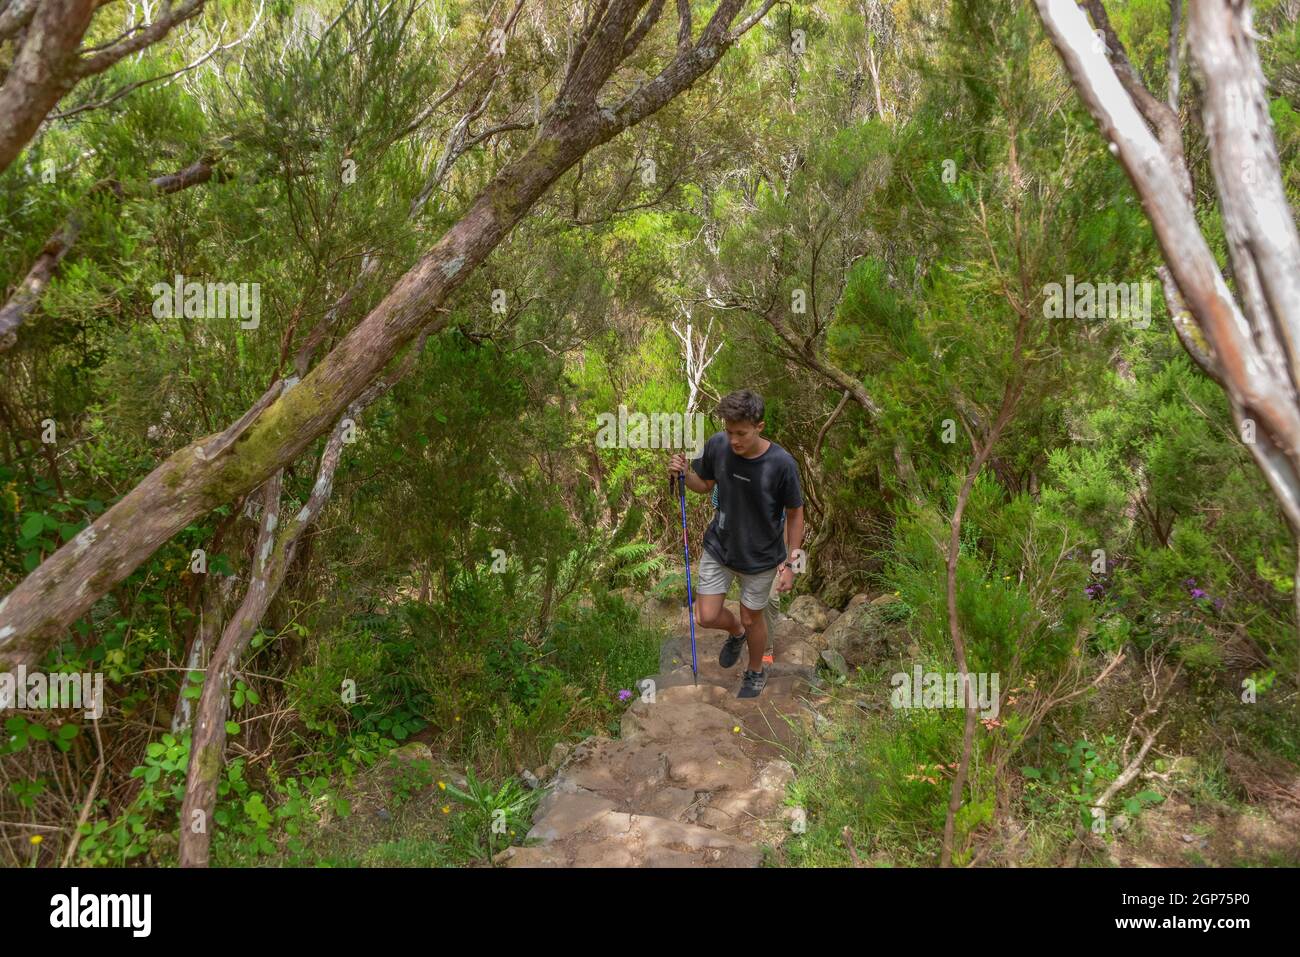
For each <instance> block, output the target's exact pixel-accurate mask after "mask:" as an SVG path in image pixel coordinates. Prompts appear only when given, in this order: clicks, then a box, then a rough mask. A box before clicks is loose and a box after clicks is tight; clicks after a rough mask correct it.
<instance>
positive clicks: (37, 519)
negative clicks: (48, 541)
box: [22, 512, 45, 538]
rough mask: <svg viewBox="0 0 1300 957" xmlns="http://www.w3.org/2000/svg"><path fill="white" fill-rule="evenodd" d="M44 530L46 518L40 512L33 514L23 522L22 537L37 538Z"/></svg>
mask: <svg viewBox="0 0 1300 957" xmlns="http://www.w3.org/2000/svg"><path fill="white" fill-rule="evenodd" d="M44 528H45V516H44V515H41V514H40V513H39V512H32V513H31V514H30V515H28V516H27V518H26V519H24V520H23V527H22V537H23V538H35V537H36V536H37V535H39V534H41V530H42V529H44Z"/></svg>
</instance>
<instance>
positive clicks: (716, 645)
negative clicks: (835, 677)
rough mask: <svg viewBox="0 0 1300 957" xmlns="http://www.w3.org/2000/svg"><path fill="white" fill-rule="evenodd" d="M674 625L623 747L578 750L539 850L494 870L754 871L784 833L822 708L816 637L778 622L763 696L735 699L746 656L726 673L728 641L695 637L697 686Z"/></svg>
mask: <svg viewBox="0 0 1300 957" xmlns="http://www.w3.org/2000/svg"><path fill="white" fill-rule="evenodd" d="M728 604H729V605H730V603H728ZM734 610H735V609H734V608H733V611H734ZM676 625H677V627H676V630H675V632H674V637H672V638H669V639H668V640H667V641H665V642H664V644H663V647H662V648H661V650H660V657H659V673H658V674H656V675H653V676H651V680H653V681H654V683H655V684H654V695H653V700H652V701H647V700H645V698H646V697H647V696H646V695H642V698H641V699H640V700H637V701H634V702H633V704H632V706H631V707H630V708H629V709H628V710H627V711H626V712H625V713H624V715H623V722H622V729H621V735H620V737H618V738H617V739H611V738H606V737H593V738H588V739H587V740H585V741H583V742H582V743H581V744H579V745H578V746H577V747H576V748H575V749H574V751H573V754H572V755H571V756H570V758H569V759H568V761H566V762H565V764H564V766H563V767H562V768H561V769H560V770H559V773H558V774H557V775H556V778H555V781H554V783H553V785H552V786H551V788H550V789H549V791H548V793H547V794H546V795H545V796H544V797H543V799H542V802H541V804H540V805H539V807H538V809H537V813H536V814H535V815H534V817H533V828H532V830H530V831H529V832H528V837H529V838H536V839H538V840H540V841H541V842H542V843H540V844H538V845H536V846H532V847H509V848H507V849H505V850H504V851H502V852H501V854H499V855H498V856H497V863H498V864H501V865H504V866H507V867H757V866H759V864H760V863H761V862H762V859H763V853H762V847H761V846H762V845H763V844H765V843H766V844H778V843H780V841H781V840H782V839H783V837H784V836H785V835H786V834H788V833H789V809H783V807H782V804H783V801H784V799H785V786H786V783H787V782H788V781H790V780H791V778H792V777H793V770H792V768H791V766H790V764H789V762H788V761H787V760H786V758H787V757H788V756H789V755H790V754H791V753H792V750H793V749H795V748H797V746H798V742H799V740H800V738H801V735H802V731H803V730H804V729H808V728H811V727H812V725H813V722H814V720H815V717H814V714H815V712H814V709H815V707H816V705H817V704H818V703H819V702H820V701H821V700H822V698H821V696H820V695H819V694H818V693H817V691H816V690H815V688H814V684H815V682H816V676H815V668H816V664H815V663H816V660H817V658H816V652H815V650H814V649H813V646H812V645H811V644H809V643H808V642H807V641H806V638H807V637H808V634H809V632H808V631H807V629H805V628H803V627H802V626H801V625H799V624H797V623H796V622H794V621H790V620H783V621H782V622H781V624H780V627H779V628H778V629H777V634H776V635H775V640H774V649H775V653H774V654H775V661H774V662H772V663H769V664H768V665H767V668H768V681H767V686H766V687H765V688H764V689H763V693H762V694H761V695H760V696H759V697H758V698H750V699H740V698H737V697H736V692H737V690H738V689H739V687H740V679H741V673H742V671H743V669H744V667H745V665H746V662H747V656H746V653H745V652H743V651H742V652H741V659H740V661H739V662H737V663H736V665H735V666H733V667H732V668H729V669H724V668H722V667H721V666H719V664H718V651H719V649H720V648H721V647H722V642H723V641H724V640H725V638H726V632H724V631H720V630H714V629H702V630H697V632H696V646H697V649H698V659H699V685H698V686H695V685H693V684H692V677H691V645H690V635H689V632H688V631H687V622H686V621H685V618H684V615H683V617H682V619H681V620H679V621H678V622H677V623H676Z"/></svg>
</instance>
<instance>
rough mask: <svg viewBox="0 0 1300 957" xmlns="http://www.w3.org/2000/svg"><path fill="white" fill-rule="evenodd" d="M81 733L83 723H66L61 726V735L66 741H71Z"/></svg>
mask: <svg viewBox="0 0 1300 957" xmlns="http://www.w3.org/2000/svg"><path fill="white" fill-rule="evenodd" d="M80 733H81V725H79V724H65V725H60V726H59V737H60V738H62V739H63V740H64V741H71V740H72V739H73V738H75V737H76V736H77V735H78V734H80Z"/></svg>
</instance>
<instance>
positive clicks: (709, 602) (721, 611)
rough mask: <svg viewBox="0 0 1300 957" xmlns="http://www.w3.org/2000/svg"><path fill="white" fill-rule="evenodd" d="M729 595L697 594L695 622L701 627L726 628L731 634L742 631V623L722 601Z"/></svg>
mask: <svg viewBox="0 0 1300 957" xmlns="http://www.w3.org/2000/svg"><path fill="white" fill-rule="evenodd" d="M726 597H727V596H726V595H725V594H722V595H696V596H695V624H697V625H699V626H700V627H701V628H725V629H726V630H727V633H728V634H730V635H738V634H740V632H741V624H740V622H739V621H737V620H736V616H735V615H733V614H732V613H731V610H730V609H729V608H727V607H726V606H725V605H724V604H723V603H722V602H723V599H725V598H726Z"/></svg>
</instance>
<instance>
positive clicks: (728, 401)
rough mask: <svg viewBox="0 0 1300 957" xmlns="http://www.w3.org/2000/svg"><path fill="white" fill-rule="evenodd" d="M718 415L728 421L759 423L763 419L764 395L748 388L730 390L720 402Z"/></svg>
mask: <svg viewBox="0 0 1300 957" xmlns="http://www.w3.org/2000/svg"><path fill="white" fill-rule="evenodd" d="M718 415H720V416H721V417H722V418H723V419H724V420H725V421H727V422H752V423H754V425H758V423H760V422H762V421H763V397H762V396H761V395H759V394H758V393H757V392H751V391H749V390H748V389H739V390H737V391H735V392H729V393H727V394H726V395H724V396H723V397H722V401H721V402H719V403H718Z"/></svg>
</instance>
